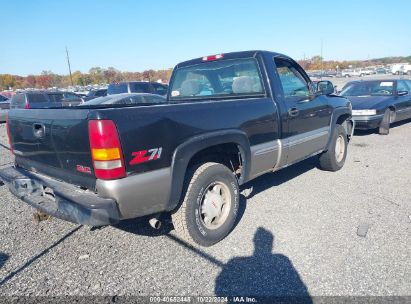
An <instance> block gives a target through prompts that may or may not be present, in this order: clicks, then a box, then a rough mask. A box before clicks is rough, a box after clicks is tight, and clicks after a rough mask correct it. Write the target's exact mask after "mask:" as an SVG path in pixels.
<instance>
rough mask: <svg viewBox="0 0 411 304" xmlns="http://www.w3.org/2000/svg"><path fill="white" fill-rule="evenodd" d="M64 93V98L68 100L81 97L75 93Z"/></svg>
mask: <svg viewBox="0 0 411 304" xmlns="http://www.w3.org/2000/svg"><path fill="white" fill-rule="evenodd" d="M64 95H65V96H64V98H65V99H66V100H78V99H79V97H78V96H77V95H76V94H73V93H65V94H64Z"/></svg>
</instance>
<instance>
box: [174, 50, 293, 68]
mask: <svg viewBox="0 0 411 304" xmlns="http://www.w3.org/2000/svg"><path fill="white" fill-rule="evenodd" d="M257 54H265V55H271V56H273V57H274V56H279V55H280V56H283V57H286V58H290V57H288V56H286V55H283V54H280V53H275V52H270V51H264V50H253V51H241V52H230V53H220V54H219V55H222V56H224V58H222V59H234V58H250V57H255V56H257ZM212 56H215V55H212ZM205 57H210V56H205ZM205 57H200V58H195V59H191V60H187V61H183V62H180V63H179V64H177V66H176V68H180V67H184V66H190V65H194V64H199V63H203V62H204V58H205ZM290 59H291V58H290Z"/></svg>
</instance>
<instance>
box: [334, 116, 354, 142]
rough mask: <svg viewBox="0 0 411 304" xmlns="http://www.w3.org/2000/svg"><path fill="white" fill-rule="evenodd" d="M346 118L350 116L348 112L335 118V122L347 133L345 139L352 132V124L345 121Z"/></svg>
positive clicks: (348, 137)
mask: <svg viewBox="0 0 411 304" xmlns="http://www.w3.org/2000/svg"><path fill="white" fill-rule="evenodd" d="M348 118H350V115H349V114H343V115H341V116H340V117H338V118H337V121H336V124H337V125H342V126H343V127H344V129H345V132H346V133H347V139H348V140H350V139H351V135H352V132H353V124H352V122H351V121H347V119H348ZM345 122H347V123H345Z"/></svg>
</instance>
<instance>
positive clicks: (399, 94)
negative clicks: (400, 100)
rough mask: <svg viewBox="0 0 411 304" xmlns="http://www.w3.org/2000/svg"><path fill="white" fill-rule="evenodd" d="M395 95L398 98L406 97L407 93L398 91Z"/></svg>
mask: <svg viewBox="0 0 411 304" xmlns="http://www.w3.org/2000/svg"><path fill="white" fill-rule="evenodd" d="M397 95H398V96H405V95H408V91H398V92H397Z"/></svg>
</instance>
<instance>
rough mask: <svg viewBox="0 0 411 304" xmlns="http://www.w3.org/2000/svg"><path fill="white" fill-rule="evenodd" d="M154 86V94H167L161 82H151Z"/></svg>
mask: <svg viewBox="0 0 411 304" xmlns="http://www.w3.org/2000/svg"><path fill="white" fill-rule="evenodd" d="M153 87H154V92H155V94H159V95H166V94H167V88H166V87H165V86H163V85H161V84H157V83H153Z"/></svg>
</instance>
